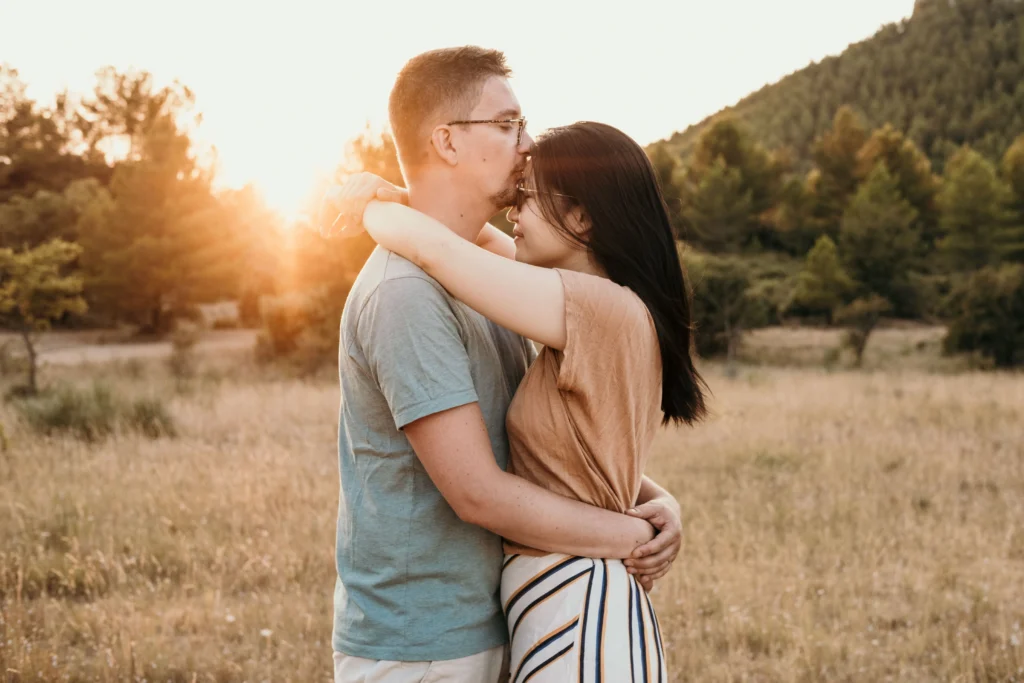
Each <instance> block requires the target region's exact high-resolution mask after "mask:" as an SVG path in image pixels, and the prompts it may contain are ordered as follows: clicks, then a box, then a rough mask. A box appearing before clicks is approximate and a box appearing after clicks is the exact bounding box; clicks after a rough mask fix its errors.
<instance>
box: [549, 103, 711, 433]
mask: <svg viewBox="0 0 1024 683" xmlns="http://www.w3.org/2000/svg"><path fill="white" fill-rule="evenodd" d="M531 164H532V167H533V169H532V175H533V179H534V182H535V183H536V189H537V190H538V194H537V196H536V200H537V202H538V205H539V207H540V211H541V214H542V215H543V216H544V218H546V219H547V220H548V222H550V223H551V224H552V225H554V226H556V227H557V228H558V230H559V232H560V233H561V234H562V236H563V237H564V238H565V239H567V240H570V241H571V242H575V243H577V244H580V245H583V246H586V247H587V248H588V249H589V251H590V252H591V256H592V258H593V259H594V261H595V263H597V264H598V265H599V266H600V267H601V268H602V269H603V270H604V272H605V273H607V274H608V277H609V278H610V279H611V280H612V281H613V282H615V283H616V284H619V285H623V286H625V287H628V288H629V289H631V290H632V291H633V292H634V293H635V294H636V295H637V296H639V297H640V299H641V301H643V302H644V304H646V306H647V310H648V311H650V313H651V317H652V318H653V319H654V327H655V330H656V331H657V334H658V345H659V346H660V348H661V365H662V394H661V409H662V411H664V413H665V418H664V422H665V423H668V422H669V421H672V422H675V423H676V424H679V423H681V422H685V423H687V424H692V423H694V422H696V421H698V420H700V419H701V418H703V417H704V416H705V414H706V413H707V407H706V406H705V403H704V389H706V386H707V385H706V384H705V383H704V380H703V378H702V377H701V376H700V373H698V372H697V369H696V368H695V367H694V364H693V356H692V348H693V328H692V325H691V305H690V304H691V301H690V295H689V290H688V288H687V286H686V282H685V279H684V276H683V268H682V264H681V263H680V262H679V252H678V251H677V250H676V243H675V238H674V237H673V234H672V227H671V224H670V222H669V218H668V209H667V208H666V206H665V198H664V197H663V196H662V193H661V188H660V186H659V185H658V178H657V176H656V175H655V172H654V168H653V167H652V166H651V162H650V160H649V159H648V158H647V155H646V154H644V151H643V149H641V148H640V145H638V144H637V143H636V142H634V141H633V139H632V138H630V137H629V136H628V135H626V134H625V133H623V132H622V131H620V130H618V129H616V128H613V127H612V126H607V125H605V124H602V123H593V122H590V121H581V122H579V123H574V124H572V125H571V126H564V127H561V128H554V129H552V130H551V131H549V132H547V133H546V134H544V135H543V136H541V138H540V139H539V140H538V141H537V142H536V144H535V145H534V147H533V150H532V152H531ZM552 193H557V194H552ZM559 195H568V196H569V197H571V199H566V198H565V197H562V196H559ZM570 202H571V203H575V204H576V205H578V206H579V207H580V208H581V209H582V210H583V213H584V215H585V217H586V218H587V219H588V220H589V223H590V229H589V230H588V231H587V232H586V233H584V234H582V235H580V234H577V233H576V232H575V231H573V230H572V228H571V227H570V226H569V225H568V224H567V216H568V209H569V208H570V206H568V203H570Z"/></svg>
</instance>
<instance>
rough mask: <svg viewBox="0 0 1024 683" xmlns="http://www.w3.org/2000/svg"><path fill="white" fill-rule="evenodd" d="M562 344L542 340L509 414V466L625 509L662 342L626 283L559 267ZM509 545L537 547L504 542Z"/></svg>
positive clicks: (643, 453)
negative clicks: (562, 295) (562, 296)
mask: <svg viewBox="0 0 1024 683" xmlns="http://www.w3.org/2000/svg"><path fill="white" fill-rule="evenodd" d="M557 272H558V274H559V275H560V276H561V278H562V285H563V287H564V290H565V322H566V345H565V350H564V351H557V350H554V349H550V348H544V349H542V350H541V352H540V354H539V355H538V356H537V360H536V361H535V362H534V363H533V365H532V366H530V369H529V370H528V371H527V373H526V376H525V377H524V378H523V381H522V383H521V384H520V385H519V389H518V390H517V391H516V394H515V397H514V398H513V399H512V404H511V405H510V407H509V411H508V416H507V418H506V426H507V427H508V438H509V467H508V470H509V472H511V473H513V474H515V475H517V476H520V477H523V478H524V479H526V480H528V481H531V482H533V483H535V484H538V485H539V486H542V487H544V488H546V489H548V490H550V491H553V492H555V493H557V494H560V495H563V496H566V497H568V498H573V499H576V500H580V501H583V502H584V503H589V504H591V505H595V506H598V507H602V508H606V509H608V510H614V511H615V512H624V511H626V510H628V509H629V508H631V507H633V505H635V503H636V497H637V494H638V493H639V490H640V480H641V478H642V476H643V471H644V464H645V462H646V459H647V454H648V452H649V450H650V447H651V442H652V441H653V439H654V436H655V434H656V433H657V430H658V427H659V426H660V424H661V420H662V412H661V352H660V349H659V346H658V336H657V333H656V332H655V328H654V321H653V320H652V318H651V315H650V313H649V312H648V310H647V307H646V306H645V305H644V303H643V302H642V301H641V300H640V298H639V297H638V296H637V295H636V294H634V293H633V292H632V290H630V289H628V288H626V287H622V286H619V285H617V284H615V283H614V282H612V281H611V280H608V279H606V278H602V277H597V276H594V275H587V274H584V273H577V272H573V271H568V270H558V271H557ZM505 551H506V552H508V553H526V554H530V555H539V554H543V553H542V551H539V550H535V549H530V548H526V547H524V546H521V545H518V544H515V543H511V542H506V543H505Z"/></svg>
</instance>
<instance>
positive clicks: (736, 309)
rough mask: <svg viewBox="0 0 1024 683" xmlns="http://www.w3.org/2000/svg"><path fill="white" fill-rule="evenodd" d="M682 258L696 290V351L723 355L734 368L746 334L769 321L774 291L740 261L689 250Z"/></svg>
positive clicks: (694, 301)
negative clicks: (756, 277) (772, 292)
mask: <svg viewBox="0 0 1024 683" xmlns="http://www.w3.org/2000/svg"><path fill="white" fill-rule="evenodd" d="M682 257H683V263H684V265H685V268H686V271H687V274H688V277H689V280H690V282H691V283H692V287H693V318H694V322H695V324H696V329H697V335H696V338H697V350H698V351H699V352H700V353H701V354H702V355H713V354H718V353H721V352H723V351H724V352H725V354H726V359H727V361H728V362H729V365H730V366H732V365H733V364H734V363H735V359H736V355H737V353H738V351H739V347H740V343H741V342H742V340H743V334H744V332H745V331H747V330H751V329H755V328H758V327H763V326H764V325H766V324H767V323H768V321H769V320H770V318H771V310H770V308H771V306H772V305H774V301H773V300H772V299H771V297H770V294H771V291H770V289H769V288H767V287H765V286H763V285H764V283H762V282H760V281H758V280H757V279H755V278H754V277H753V275H752V272H751V268H750V266H749V265H748V264H747V263H745V262H744V261H743V260H742V259H741V258H739V257H736V256H715V255H713V254H701V253H696V252H691V251H689V250H686V251H684V252H683V253H682Z"/></svg>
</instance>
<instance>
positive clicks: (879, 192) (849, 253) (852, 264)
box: [839, 164, 919, 316]
mask: <svg viewBox="0 0 1024 683" xmlns="http://www.w3.org/2000/svg"><path fill="white" fill-rule="evenodd" d="M916 221H917V211H916V210H915V209H914V207H912V206H911V205H910V202H908V201H907V200H906V199H904V198H903V196H902V195H901V194H900V192H899V188H898V186H897V182H896V179H895V178H893V176H891V175H890V174H889V172H888V171H887V170H886V168H885V165H884V164H880V165H879V166H877V167H876V168H875V170H874V171H872V173H871V175H870V176H868V178H867V179H866V180H865V181H864V184H863V185H861V187H860V189H859V190H857V194H856V195H854V197H853V200H852V201H851V202H850V206H849V207H848V208H847V209H846V212H845V213H844V214H843V223H842V228H841V231H840V234H839V251H840V253H841V254H842V257H843V263H844V265H845V267H846V269H847V272H848V273H849V274H850V276H851V277H852V278H853V279H854V280H856V281H857V282H858V285H859V291H860V293H861V294H862V295H865V294H877V295H879V296H881V297H883V298H885V299H886V300H888V301H889V302H890V303H891V304H892V306H893V309H894V312H895V313H896V315H899V316H913V315H914V314H915V313H916V304H915V300H914V292H913V288H912V286H911V285H910V270H911V267H912V265H913V262H914V257H915V255H916V253H917V249H918V244H919V237H918V233H917V229H916V227H915V223H916Z"/></svg>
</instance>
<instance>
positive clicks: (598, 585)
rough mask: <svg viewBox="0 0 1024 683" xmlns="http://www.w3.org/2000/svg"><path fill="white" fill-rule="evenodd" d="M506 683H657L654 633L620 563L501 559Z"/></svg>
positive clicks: (644, 602)
mask: <svg viewBox="0 0 1024 683" xmlns="http://www.w3.org/2000/svg"><path fill="white" fill-rule="evenodd" d="M501 603H502V605H503V606H504V608H505V619H506V620H507V621H508V632H509V635H510V636H511V640H512V656H511V673H512V677H511V678H510V679H509V680H510V682H511V683H526V681H532V682H533V683H546V682H548V681H550V682H551V683H568V682H572V683H623V682H624V681H630V682H632V683H665V682H666V681H667V680H668V676H667V673H666V665H665V651H664V649H663V648H662V645H661V631H660V629H659V628H658V619H657V617H655V616H654V608H653V607H652V606H651V602H650V600H649V599H648V598H647V592H646V591H645V590H644V589H643V588H641V587H640V585H639V584H638V583H637V582H636V580H635V579H634V578H633V577H632V575H630V574H628V573H626V568H625V566H624V565H623V564H622V561H621V560H593V559H590V558H586V557H572V556H569V555H560V554H552V555H544V556H541V557H531V556H529V555H506V556H505V565H504V569H503V570H502V574H501Z"/></svg>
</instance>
